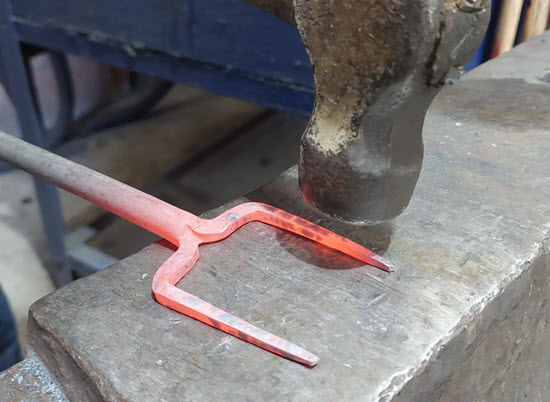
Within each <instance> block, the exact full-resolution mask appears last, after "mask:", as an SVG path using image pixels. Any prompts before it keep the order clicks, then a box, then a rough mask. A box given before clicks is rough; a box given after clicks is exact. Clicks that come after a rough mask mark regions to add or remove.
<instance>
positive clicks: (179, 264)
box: [0, 132, 391, 367]
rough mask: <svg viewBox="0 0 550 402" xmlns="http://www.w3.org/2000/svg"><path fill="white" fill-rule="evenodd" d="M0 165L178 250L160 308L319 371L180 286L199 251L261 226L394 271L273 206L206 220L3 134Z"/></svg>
mask: <svg viewBox="0 0 550 402" xmlns="http://www.w3.org/2000/svg"><path fill="white" fill-rule="evenodd" d="M0 159H3V160H5V161H6V162H9V163H11V164H13V165H15V166H18V167H20V168H22V169H24V170H26V171H28V172H30V173H33V174H35V175H37V176H39V177H41V178H43V179H45V180H48V181H50V182H51V183H53V184H55V185H57V186H59V187H61V188H63V189H65V190H67V191H70V192H72V193H74V194H76V195H78V196H80V197H82V198H84V199H87V200H89V201H91V202H93V203H95V204H97V205H99V206H100V207H102V208H105V209H106V210H108V211H111V212H113V213H115V214H117V215H119V216H121V217H122V218H124V219H127V220H129V221H130V222H133V223H135V224H136V225H139V226H141V227H143V228H145V229H147V230H149V231H151V232H153V233H155V234H157V235H158V236H161V237H163V238H165V239H166V240H168V241H169V242H171V243H173V244H174V245H176V246H178V251H177V252H176V253H174V255H173V256H172V257H170V258H169V259H168V260H167V261H166V262H165V263H164V264H163V265H162V266H161V267H160V268H159V269H158V271H157V272H156V274H155V276H154V278H153V283H152V290H153V294H154V295H155V298H156V300H157V301H158V302H159V303H160V304H162V305H164V306H166V307H168V308H171V309H173V310H175V311H178V312H180V313H182V314H185V315H187V316H189V317H192V318H195V319H197V320H199V321H201V322H203V323H205V324H208V325H210V326H212V327H214V328H217V329H219V330H221V331H224V332H226V333H228V334H231V335H234V336H236V337H238V338H240V339H242V340H245V341H247V342H250V343H252V344H254V345H256V346H259V347H261V348H263V349H265V350H268V351H270V352H272V353H275V354H277V355H279V356H283V357H285V358H287V359H290V360H293V361H296V362H299V363H301V364H304V365H306V366H308V367H313V366H315V365H316V364H317V361H318V360H319V359H318V357H317V356H315V355H313V354H312V353H310V352H308V351H307V350H305V349H303V348H301V347H299V346H298V345H295V344H293V343H291V342H288V341H286V340H284V339H281V338H279V337H277V336H275V335H273V334H270V333H269V332H267V331H264V330H262V329H260V328H258V327H255V326H254V325H252V324H250V323H248V322H246V321H243V320H241V319H240V318H238V317H235V316H234V315H232V314H230V313H227V312H225V311H224V310H221V309H219V308H217V307H216V306H213V305H212V304H210V303H208V302H206V301H204V300H201V299H199V298H198V297H196V296H193V295H192V294H190V293H187V292H185V291H183V290H181V289H179V288H178V287H176V285H177V283H178V282H179V281H180V280H181V279H182V278H183V277H184V276H185V275H186V274H187V272H189V270H191V268H193V266H194V264H195V262H196V261H197V260H198V259H199V246H200V245H201V244H204V243H212V242H216V241H220V240H223V239H225V238H226V237H228V236H230V235H231V234H232V233H233V232H235V231H236V230H237V229H238V228H240V227H241V226H243V225H246V224H247V223H249V222H252V221H259V222H263V223H266V224H268V225H271V226H274V227H277V228H280V229H285V230H288V231H291V232H293V233H296V234H299V235H300V236H303V237H306V238H308V239H311V240H313V241H316V242H318V243H321V244H323V245H325V246H327V247H330V248H333V249H335V250H338V251H341V252H343V253H346V254H348V255H350V256H352V257H355V258H357V259H358V260H360V261H362V262H364V263H365V264H369V265H372V266H374V267H377V268H380V269H382V270H385V271H390V270H391V269H390V267H389V265H388V264H387V263H386V262H385V261H384V260H383V259H382V258H381V257H380V256H378V255H376V254H374V253H373V252H372V251H370V250H367V249H366V248H364V247H362V246H360V245H359V244H357V243H354V242H352V241H350V240H348V239H346V238H344V237H342V236H339V235H337V234H336V233H333V232H331V231H329V230H327V229H324V228H322V227H320V226H318V225H315V224H314V223H311V222H309V221H306V220H305V219H302V218H300V217H298V216H294V215H292V214H289V213H288V212H285V211H282V210H280V209H277V208H274V207H272V206H269V205H265V204H260V203H253V202H250V203H245V204H241V205H238V206H236V207H234V208H231V209H230V210H228V211H226V212H224V213H222V214H221V215H219V216H218V217H216V218H214V219H201V218H199V217H197V216H195V215H193V214H191V213H189V212H186V211H184V210H181V209H179V208H176V207H174V206H173V205H170V204H168V203H166V202H164V201H161V200H159V199H157V198H155V197H153V196H151V195H149V194H146V193H144V192H142V191H139V190H137V189H135V188H132V187H130V186H128V185H126V184H124V183H121V182H119V181H117V180H114V179H112V178H110V177H107V176H105V175H102V174H101V173H98V172H96V171H94V170H91V169H88V168H86V167H84V166H81V165H79V164H77V163H74V162H71V161H69V160H67V159H65V158H62V157H60V156H57V155H55V154H52V153H50V152H48V151H45V150H43V149H41V148H38V147H36V146H33V145H31V144H28V143H26V142H25V141H22V140H20V139H18V138H15V137H12V136H10V135H8V134H5V133H2V132H0Z"/></svg>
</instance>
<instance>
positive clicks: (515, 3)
mask: <svg viewBox="0 0 550 402" xmlns="http://www.w3.org/2000/svg"><path fill="white" fill-rule="evenodd" d="M522 7H523V0H503V1H502V9H501V11H500V18H499V20H498V25H497V31H496V34H495V41H494V44H493V50H492V52H491V57H497V56H498V55H500V54H502V53H506V52H507V51H509V50H510V49H512V48H513V47H514V41H515V40H516V34H517V31H518V25H519V19H520V17H521V9H522Z"/></svg>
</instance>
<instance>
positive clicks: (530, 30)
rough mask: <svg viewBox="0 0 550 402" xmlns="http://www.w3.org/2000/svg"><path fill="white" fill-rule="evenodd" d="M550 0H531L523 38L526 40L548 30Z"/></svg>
mask: <svg viewBox="0 0 550 402" xmlns="http://www.w3.org/2000/svg"><path fill="white" fill-rule="evenodd" d="M549 11H550V0H531V2H530V4H529V8H528V9H527V14H526V16H525V26H524V27H523V33H522V35H521V40H522V41H526V40H529V39H531V38H534V37H535V36H538V35H540V34H541V33H543V32H544V31H546V25H547V24H548V12H549Z"/></svg>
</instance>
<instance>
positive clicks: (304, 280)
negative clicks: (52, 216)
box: [30, 34, 550, 401]
mask: <svg viewBox="0 0 550 402" xmlns="http://www.w3.org/2000/svg"><path fill="white" fill-rule="evenodd" d="M549 39H550V34H547V35H546V36H544V37H542V38H540V39H537V40H535V41H533V42H531V43H527V44H525V45H521V46H519V47H518V48H516V49H515V50H513V51H512V52H510V54H507V55H504V56H503V57H502V58H499V59H498V60H495V61H494V62H490V63H488V64H487V65H484V66H483V67H481V68H480V69H479V70H476V71H474V72H473V73H470V74H469V75H468V76H466V77H465V78H466V79H465V80H463V81H461V82H457V83H456V84H455V85H453V86H449V87H447V88H445V89H444V90H443V91H442V93H441V94H440V96H439V97H438V99H437V101H436V102H435V104H434V106H433V108H432V109H431V111H430V112H429V114H428V118H427V123H426V129H425V138H426V142H427V145H428V146H427V150H428V151H427V155H426V163H425V169H424V170H423V173H422V175H421V178H420V181H419V185H418V189H417V191H416V193H415V196H414V198H413V202H412V204H411V206H410V208H409V209H408V210H407V212H406V213H404V214H402V215H401V216H400V217H398V218H397V219H396V220H395V221H394V222H392V223H389V224H385V225H379V226H376V227H367V228H365V227H356V226H349V225H345V224H343V223H336V222H334V221H330V220H328V219H327V218H324V217H322V216H320V215H318V214H316V213H315V212H313V211H312V210H311V209H309V208H308V207H307V206H306V205H305V204H304V203H303V202H302V201H301V197H300V194H299V190H298V173H297V170H296V169H293V170H291V171H289V172H287V173H286V174H285V175H283V177H281V179H280V180H278V181H276V182H274V183H273V184H271V185H270V186H268V187H267V188H265V189H263V190H260V191H258V192H255V193H254V194H253V195H252V196H251V197H250V198H251V199H252V200H253V201H257V202H269V203H271V204H274V205H277V206H278V207H283V208H285V209H289V210H291V212H293V213H296V214H298V215H301V216H303V217H305V218H308V219H310V220H313V221H315V222H318V223H322V224H323V225H326V226H328V227H330V228H331V229H333V230H334V231H336V232H338V233H341V234H345V235H346V236H348V237H350V238H352V239H353V240H355V241H357V242H359V243H361V244H363V245H365V246H369V247H371V248H374V249H376V251H378V252H380V253H383V254H384V256H385V257H386V258H388V259H390V260H391V261H393V263H394V265H395V266H396V271H395V272H394V273H393V274H392V275H385V274H384V273H382V272H378V271H376V270H374V269H372V270H369V271H368V272H364V270H363V269H362V268H361V269H356V268H358V266H357V264H356V263H355V262H354V261H353V260H349V259H342V258H341V257H340V256H338V255H336V254H334V253H332V252H331V251H330V250H319V249H318V248H317V247H314V246H313V245H312V243H310V242H309V241H307V240H304V239H300V238H297V237H294V236H293V235H291V234H286V233H284V232H281V231H279V230H277V229H274V228H269V227H266V226H264V225H260V224H254V223H252V224H250V225H247V226H246V227H244V228H242V229H240V230H239V231H237V232H236V233H235V234H234V235H233V236H231V237H230V238H228V239H227V240H226V241H224V242H223V243H221V244H215V245H206V246H204V249H203V251H202V258H201V260H200V261H199V262H198V265H197V269H195V270H193V271H192V272H190V273H189V274H188V277H187V278H186V283H185V288H187V289H191V288H192V289H193V291H194V292H196V294H197V295H199V296H200V297H202V298H205V299H207V300H209V301H212V302H213V303H215V304H216V305H219V306H223V307H225V308H228V309H230V310H231V311H232V312H234V313H236V314H238V315H239V316H240V317H242V318H244V319H247V320H251V321H254V322H257V323H260V324H261V325H262V327H263V328H265V329H267V330H270V331H272V332H275V333H281V334H284V335H285V337H288V338H290V339H301V338H302V337H304V339H306V338H307V339H308V340H309V341H308V347H309V348H310V349H311V350H312V351H315V353H316V354H317V355H318V356H319V357H320V358H321V361H320V363H319V365H318V366H317V367H316V368H314V369H306V368H305V367H302V366H299V365H296V364H293V363H291V362H288V361H285V360H283V359H280V358H278V357H276V356H273V355H270V354H267V353H263V354H257V349H256V348H254V347H253V346H251V345H249V344H246V343H244V342H239V341H237V340H235V339H233V338H232V337H228V336H225V335H224V334H223V333H221V332H219V331H216V330H214V329H212V328H209V327H207V326H204V325H202V324H200V323H198V322H196V321H194V320H191V319H186V318H185V317H181V315H178V314H177V313H175V312H172V311H169V310H166V309H165V308H163V307H162V306H160V305H158V304H157V303H156V302H155V301H154V299H153V297H152V296H151V294H150V293H149V290H150V286H151V278H152V275H153V273H154V271H155V270H156V267H157V266H158V264H159V262H162V261H164V260H165V259H166V258H167V257H169V256H170V255H171V254H172V251H171V250H169V249H166V248H163V247H161V246H159V245H153V246H151V247H149V248H147V249H145V250H144V251H142V252H140V253H138V254H136V255H134V256H132V257H130V258H128V259H125V260H124V261H121V262H120V263H119V264H117V265H116V266H114V267H111V268H109V269H107V270H106V271H103V272H101V273H99V274H97V275H93V276H92V277H90V278H86V279H84V280H80V281H77V282H75V283H73V284H71V285H69V286H68V287H66V288H64V289H61V290H60V291H58V292H56V293H54V294H53V295H51V296H48V297H47V298H45V299H43V300H41V301H40V302H38V303H37V304H35V305H34V306H33V307H32V311H31V321H32V322H33V323H34V324H33V327H32V334H31V338H30V343H31V344H32V345H34V346H35V347H36V350H40V351H41V352H40V353H41V356H42V355H43V356H44V358H45V359H46V358H47V357H48V355H50V354H51V352H50V351H51V350H54V351H56V353H57V352H59V353H57V354H56V355H55V358H50V359H49V360H48V362H47V363H48V364H49V365H50V366H52V367H55V366H56V365H62V366H63V364H65V363H66V362H67V361H68V362H71V364H73V366H70V365H67V364H65V365H64V366H63V367H65V366H66V367H72V369H71V370H68V369H64V370H63V371H62V372H63V373H65V374H66V373H73V374H75V373H79V374H81V375H82V376H83V377H85V378H90V379H91V380H90V382H89V383H85V384H84V386H86V387H89V388H93V389H92V390H91V391H90V390H89V395H101V396H104V397H106V398H110V399H111V400H125V399H126V400H128V399H129V400H132V399H140V400H159V399H162V398H164V399H166V400H175V399H177V400H199V399H205V398H209V399H222V400H235V399H237V400H246V399H254V400H268V399H280V400H289V399H294V400H319V399H324V400H327V399H328V400H345V399H348V400H372V401H378V400H382V401H388V400H391V399H393V398H397V399H396V400H402V399H405V400H415V399H416V400H426V399H428V400H429V398H425V399H422V397H421V396H422V395H424V396H426V395H427V396H428V397H429V396H432V397H433V398H436V397H438V396H439V397H441V398H445V397H447V396H448V398H447V399H451V400H453V399H452V396H453V395H455V396H456V395H457V393H458V395H459V396H460V397H461V398H463V399H464V400H475V399H476V398H478V399H480V400H502V399H499V396H500V395H503V394H504V395H507V396H508V395H509V394H507V392H508V390H509V388H507V387H506V386H505V384H503V382H506V381H508V380H513V381H517V382H518V383H519V381H520V379H518V378H517V377H516V378H515V379H513V377H514V375H515V374H517V373H518V371H517V370H518V369H519V368H521V367H525V368H531V366H530V365H529V364H527V363H526V362H525V361H523V360H522V359H521V357H522V356H524V355H525V356H533V354H534V353H536V351H540V352H541V353H540V355H539V356H537V358H538V359H539V360H538V361H537V362H536V363H534V364H532V369H533V370H539V371H540V370H541V367H545V365H544V364H545V362H547V361H548V359H549V357H548V354H549V353H550V349H544V345H545V344H547V342H546V343H545V341H544V340H543V339H542V338H541V337H542V336H545V335H546V334H548V328H549V325H548V324H549V323H550V311H549V310H548V305H549V303H550V300H549V297H550V292H549V291H548V290H549V287H550V281H549V280H548V278H550V276H549V275H548V270H549V269H550V265H549V264H548V255H549V254H550V251H549V246H550V240H549V236H550V204H549V203H548V200H549V199H550V164H549V163H548V155H550V141H549V138H550V115H549V114H548V113H547V111H548V110H549V109H550V82H549V81H550V79H549V78H548V74H549V73H548V70H547V68H548V65H550V40H549ZM497 100H498V101H497ZM241 201H242V200H237V201H236V202H237V203H238V202H241ZM232 205H233V204H230V205H226V206H224V209H226V208H228V207H230V206H232ZM218 213H219V211H213V212H212V214H213V216H215V215H217V214H218ZM250 239H254V241H253V242H252V241H250ZM296 246H298V247H296ZM245 277H246V278H247V280H243V278H245ZM82 306H86V307H85V308H82ZM313 322H315V323H316V324H315V325H311V324H312V323H313ZM510 345H511V346H510ZM532 348H534V349H532ZM61 352H63V355H62V353H61ZM545 354H546V355H545ZM517 362H519V363H520V364H521V365H520V366H517V369H516V366H515V365H514V363H517ZM463 364H464V365H463ZM136 367H139V370H136ZM431 368H433V370H431ZM545 372H548V369H547V368H546V371H545ZM543 373H544V372H543ZM543 373H540V372H538V373H535V372H530V373H529V374H528V375H526V376H527V377H528V378H530V379H533V384H539V386H540V388H538V389H529V387H528V384H520V385H521V386H520V385H518V388H517V389H521V390H522V391H523V392H526V393H527V396H526V397H525V398H527V399H528V400H537V395H539V394H537V393H538V392H539V391H540V392H543V391H545V389H544V388H543V385H540V384H544V375H543ZM84 386H83V387H82V388H84ZM547 389H548V388H546V390H547ZM400 391H403V392H405V391H407V393H406V394H403V393H402V394H401V395H399V392H400ZM430 392H431V393H430ZM461 392H462V393H461ZM540 395H541V396H540V397H538V398H539V400H548V396H547V395H545V394H540ZM520 396H521V395H520ZM75 399H81V400H83V399H85V398H75ZM512 399H513V398H512ZM454 400H456V399H454Z"/></svg>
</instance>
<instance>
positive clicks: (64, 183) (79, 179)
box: [0, 132, 200, 246]
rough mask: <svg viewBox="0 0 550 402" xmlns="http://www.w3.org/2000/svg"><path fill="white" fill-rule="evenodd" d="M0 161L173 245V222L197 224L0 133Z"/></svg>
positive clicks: (161, 203) (148, 198)
mask: <svg viewBox="0 0 550 402" xmlns="http://www.w3.org/2000/svg"><path fill="white" fill-rule="evenodd" d="M0 159H3V160H5V161H6V162H8V163H11V164H12V165H14V166H17V167H19V168H21V169H23V170H26V171H27V172H29V173H32V174H33V175H36V176H38V177H40V178H42V179H44V180H46V181H49V182H50V183H52V184H55V185H56V186H58V187H61V188H62V189H64V190H67V191H69V192H71V193H73V194H75V195H77V196H79V197H82V198H84V199H86V200H88V201H90V202H92V203H94V204H96V205H98V206H100V207H101V208H104V209H106V210H108V211H110V212H112V213H114V214H116V215H118V216H120V217H122V218H124V219H126V220H128V221H130V222H132V223H134V224H136V225H138V226H140V227H142V228H144V229H146V230H149V231H151V232H153V233H155V234H156V235H158V236H160V237H162V238H164V239H166V240H168V241H169V242H171V243H173V244H175V245H177V246H179V237H180V235H179V234H178V232H176V231H175V230H174V229H173V228H174V221H181V222H182V223H183V222H185V223H186V224H189V225H190V226H193V222H196V224H198V223H199V220H200V219H199V218H198V217H196V216H195V215H193V214H191V213H189V212H186V211H183V210H181V209H179V208H176V207H174V206H173V205H170V204H168V203H167V202H164V201H162V200H159V199H158V198H155V197H153V196H151V195H149V194H146V193H144V192H142V191H139V190H137V189H135V188H133V187H130V186H128V185H126V184H124V183H121V182H119V181H118V180H115V179H112V178H110V177H108V176H105V175H103V174H101V173H98V172H96V171H94V170H92V169H88V168H87V167H85V166H82V165H79V164H78V163H75V162H71V161H69V160H68V159H65V158H62V157H60V156H57V155H55V154H53V153H51V152H49V151H46V150H44V149H41V148H39V147H36V146H34V145H31V144H29V143H27V142H25V141H22V140H20V139H18V138H16V137H13V136H11V135H9V134H6V133H3V132H0ZM151 216H152V217H153V218H151ZM144 217H149V218H148V219H145V218H144Z"/></svg>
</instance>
